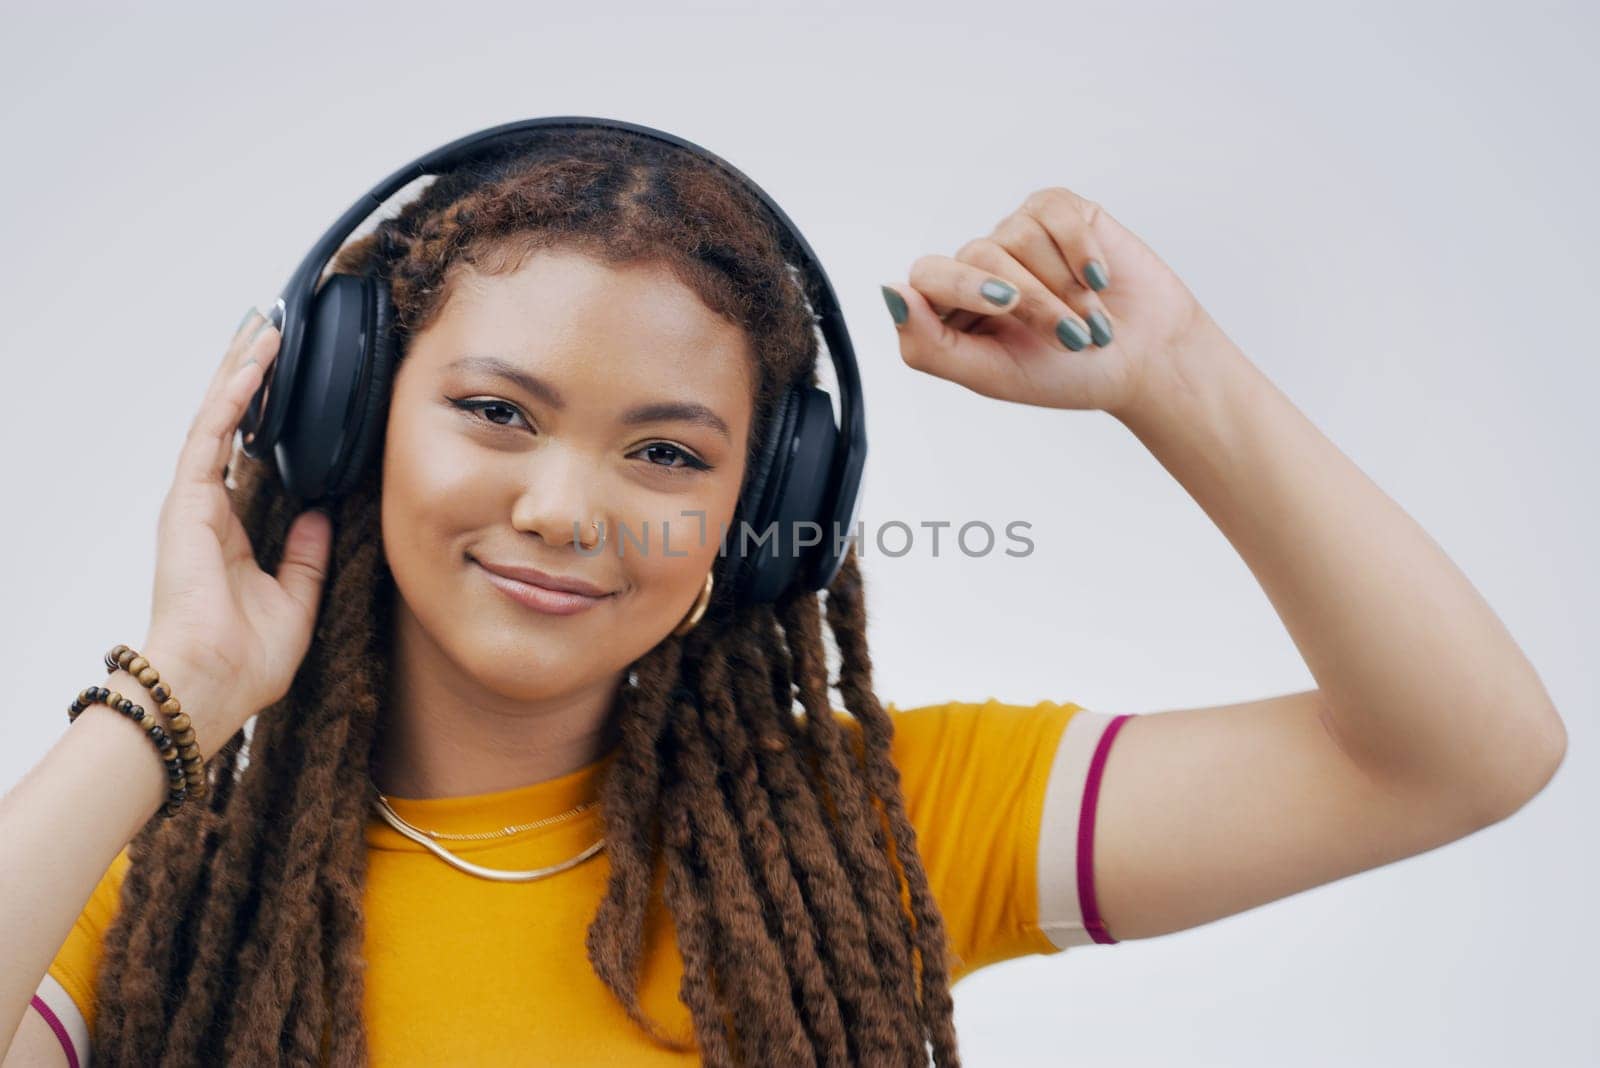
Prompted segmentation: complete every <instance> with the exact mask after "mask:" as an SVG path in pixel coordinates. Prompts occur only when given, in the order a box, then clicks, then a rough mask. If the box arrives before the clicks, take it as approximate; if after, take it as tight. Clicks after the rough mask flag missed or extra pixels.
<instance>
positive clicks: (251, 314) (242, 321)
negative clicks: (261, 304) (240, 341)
mask: <svg viewBox="0 0 1600 1068" xmlns="http://www.w3.org/2000/svg"><path fill="white" fill-rule="evenodd" d="M260 314H261V312H260V310H259V309H257V308H256V307H255V305H253V304H252V305H251V306H250V310H249V311H247V312H245V313H244V318H243V319H240V320H239V325H238V326H236V327H234V328H233V333H234V335H235V336H238V333H239V331H241V330H243V329H244V328H245V324H247V323H249V322H250V320H251V319H252V318H253V317H255V316H257V315H260Z"/></svg>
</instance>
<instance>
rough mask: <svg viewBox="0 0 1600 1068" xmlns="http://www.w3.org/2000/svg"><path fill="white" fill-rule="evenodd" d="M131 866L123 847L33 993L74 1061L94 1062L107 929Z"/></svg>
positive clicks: (40, 1008)
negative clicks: (99, 978)
mask: <svg viewBox="0 0 1600 1068" xmlns="http://www.w3.org/2000/svg"><path fill="white" fill-rule="evenodd" d="M128 865H129V858H128V850H127V848H126V847H124V848H123V850H122V851H121V852H120V853H118V854H117V855H116V857H115V858H114V859H113V860H112V861H111V866H110V867H109V868H107V869H106V873H105V874H104V875H103V876H101V878H100V882H99V883H98V884H96V886H95V888H94V891H93V892H92V893H91V894H90V895H89V900H88V902H87V903H86V904H85V905H84V907H83V911H82V912H80V913H79V914H78V918H77V920H76V921H75V922H74V923H73V925H72V930H71V931H69V932H68V933H67V940H66V941H65V942H64V943H62V946H61V949H60V950H59V951H58V952H57V953H56V957H55V960H53V961H51V963H50V968H49V970H48V971H47V972H46V973H45V977H44V979H43V980H41V981H40V983H39V988H38V991H37V992H36V993H35V994H34V998H33V1002H32V1004H33V1007H34V1008H35V1009H37V1010H38V1011H39V1014H40V1015H41V1016H43V1017H44V1018H45V1022H46V1023H48V1024H50V1026H51V1029H52V1030H54V1031H55V1032H56V1036H57V1037H58V1038H60V1039H61V1042H62V1046H63V1048H64V1049H65V1050H66V1053H67V1062H68V1063H69V1064H73V1065H79V1066H85V1065H87V1064H88V1063H89V1036H90V1035H92V1034H93V1033H94V1020H95V999H94V992H95V979H96V976H97V974H98V973H99V970H100V958H101V954H102V951H103V948H104V944H105V933H106V931H107V930H108V929H109V928H110V926H111V921H112V920H113V919H115V918H116V914H117V908H118V905H119V902H120V900H121V896H122V880H123V877H124V876H125V875H127V872H128Z"/></svg>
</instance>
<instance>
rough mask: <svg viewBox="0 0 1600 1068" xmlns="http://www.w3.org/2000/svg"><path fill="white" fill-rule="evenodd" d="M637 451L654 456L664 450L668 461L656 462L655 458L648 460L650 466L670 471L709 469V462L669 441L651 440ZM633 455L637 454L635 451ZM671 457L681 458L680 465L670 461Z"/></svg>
mask: <svg viewBox="0 0 1600 1068" xmlns="http://www.w3.org/2000/svg"><path fill="white" fill-rule="evenodd" d="M639 452H640V453H654V454H655V455H656V456H661V455H662V454H663V452H665V454H666V455H667V459H668V462H667V463H657V462H656V461H655V460H651V461H649V462H650V464H651V466H653V467H665V468H667V469H668V470H670V471H689V470H694V471H709V470H711V465H710V464H708V463H706V462H705V461H704V460H702V459H700V458H699V457H698V456H695V455H694V454H693V453H691V452H689V450H687V449H683V448H679V447H678V446H677V445H673V444H672V443H671V442H666V441H652V442H651V443H650V444H648V445H646V446H645V447H644V448H642V449H640V450H639ZM635 455H637V453H636V454H635ZM673 458H681V459H682V460H683V463H682V465H679V464H675V463H672V462H671V460H672V459H673Z"/></svg>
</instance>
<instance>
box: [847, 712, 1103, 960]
mask: <svg viewBox="0 0 1600 1068" xmlns="http://www.w3.org/2000/svg"><path fill="white" fill-rule="evenodd" d="M885 711H886V712H887V713H888V714H889V716H890V718H891V719H892V721H893V722H894V727H895V730H894V739H893V741H892V742H891V746H890V752H891V758H892V759H893V761H894V763H895V767H896V768H897V769H898V771H899V772H900V785H901V792H902V794H903V795H904V797H905V802H906V813H907V816H908V817H909V818H910V820H911V824H912V826H913V827H914V828H915V829H916V832H917V846H918V851H919V853H920V855H921V857H922V863H923V868H924V870H925V871H926V872H927V874H928V880H929V885H930V887H931V889H932V891H933V895H934V899H935V900H936V901H937V902H938V904H939V908H940V912H941V913H942V915H943V917H944V921H945V927H946V935H947V939H948V944H949V947H950V952H951V962H950V967H951V978H952V980H955V979H959V978H961V977H962V976H964V975H967V974H970V973H971V972H973V971H976V970H977V969H979V968H982V967H985V966H986V965H989V964H994V963H997V962H1000V961H1004V960H1010V959H1013V958H1016V957H1022V956H1028V955H1032V954H1054V953H1060V952H1062V951H1063V950H1065V949H1067V948H1068V947H1069V946H1073V945H1080V944H1084V943H1089V942H1111V941H1115V940H1114V939H1112V938H1111V937H1110V936H1109V933H1107V932H1105V930H1104V925H1103V924H1102V923H1100V922H1099V918H1098V915H1097V913H1096V912H1095V902H1094V896H1093V880H1092V875H1093V870H1092V865H1090V864H1087V863H1086V864H1083V865H1080V863H1079V858H1080V853H1081V855H1082V856H1083V857H1084V858H1085V859H1086V860H1089V859H1092V841H1093V800H1094V799H1093V793H1094V787H1095V785H1096V783H1097V777H1096V776H1094V775H1092V774H1091V772H1092V771H1093V770H1095V769H1096V768H1097V766H1098V765H1097V761H1096V753H1097V752H1098V753H1099V754H1100V756H1099V760H1098V764H1103V763H1104V746H1105V745H1106V744H1109V741H1110V737H1111V735H1113V734H1114V731H1113V730H1111V729H1110V728H1111V727H1112V724H1113V723H1114V722H1117V721H1120V720H1121V719H1124V718H1126V717H1112V716H1109V715H1106V714H1104V713H1098V712H1093V711H1090V710H1088V709H1085V708H1083V706H1081V705H1078V704H1075V703H1073V702H1070V701H1068V702H1056V701H1042V702H1039V703H1037V704H1033V705H1019V704H1007V703H1004V702H1001V701H997V700H995V699H994V698H990V699H989V700H987V701H984V702H981V703H977V702H949V703H944V704H933V705H923V706H919V707H915V708H908V709H900V708H897V707H896V706H895V705H894V704H892V703H891V704H888V705H886V706H885ZM838 715H839V716H840V717H841V719H845V718H846V717H845V714H844V713H842V712H841V713H838ZM847 722H849V724H850V725H851V726H852V728H853V729H855V730H856V731H857V738H858V739H859V726H858V725H857V724H856V723H855V721H854V719H853V718H849V719H847ZM1080 867H1082V868H1083V871H1082V873H1080V870H1079V869H1080ZM1080 874H1082V875H1083V876H1086V877H1088V883H1087V885H1084V884H1083V883H1082V882H1081V880H1080Z"/></svg>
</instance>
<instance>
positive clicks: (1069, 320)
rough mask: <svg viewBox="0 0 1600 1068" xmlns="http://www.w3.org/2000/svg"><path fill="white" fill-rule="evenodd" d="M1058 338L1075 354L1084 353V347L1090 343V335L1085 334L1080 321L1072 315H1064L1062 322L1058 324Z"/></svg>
mask: <svg viewBox="0 0 1600 1068" xmlns="http://www.w3.org/2000/svg"><path fill="white" fill-rule="evenodd" d="M1056 337H1058V338H1060V339H1061V343H1062V344H1063V345H1065V346H1066V347H1067V348H1069V349H1071V350H1072V351H1073V352H1082V351H1083V347H1084V346H1085V345H1087V344H1088V343H1089V335H1088V334H1086V333H1084V332H1083V327H1081V326H1079V325H1078V320H1076V319H1074V318H1073V317H1072V316H1070V315H1063V316H1062V317H1061V321H1060V322H1058V323H1056Z"/></svg>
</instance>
